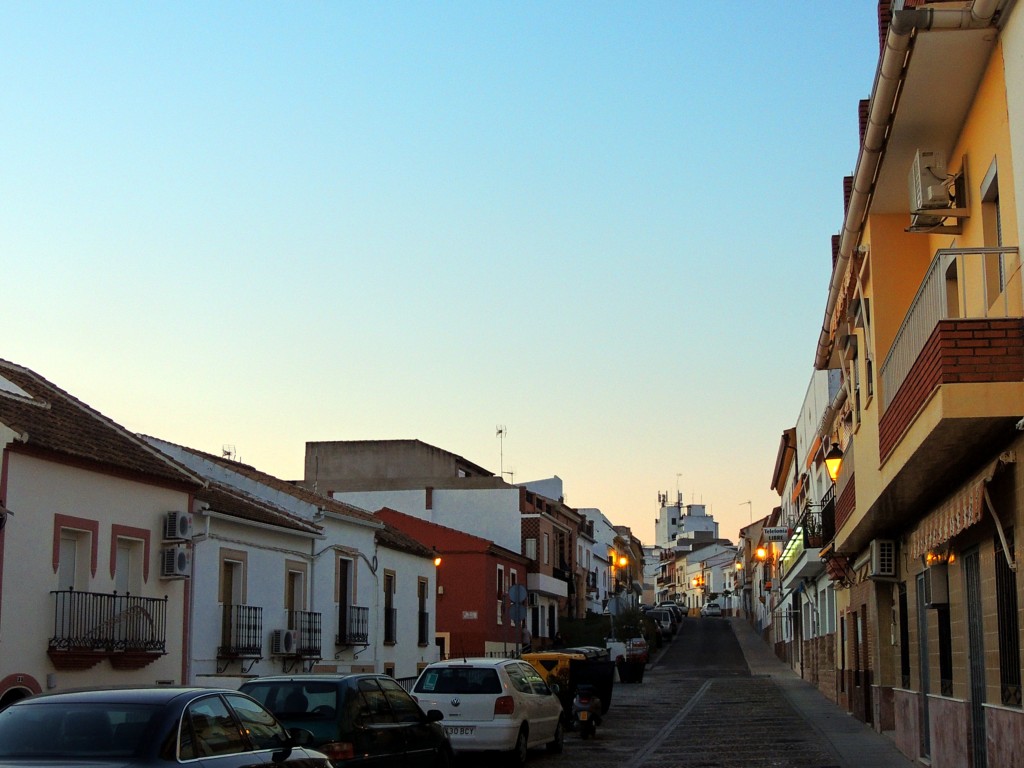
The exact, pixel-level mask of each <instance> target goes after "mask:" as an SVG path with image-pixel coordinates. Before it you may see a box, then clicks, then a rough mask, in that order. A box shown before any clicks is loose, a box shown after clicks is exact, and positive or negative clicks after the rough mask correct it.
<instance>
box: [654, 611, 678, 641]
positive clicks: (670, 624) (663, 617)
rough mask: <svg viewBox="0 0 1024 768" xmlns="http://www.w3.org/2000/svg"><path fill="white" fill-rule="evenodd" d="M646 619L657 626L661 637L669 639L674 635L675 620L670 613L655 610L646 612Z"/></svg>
mask: <svg viewBox="0 0 1024 768" xmlns="http://www.w3.org/2000/svg"><path fill="white" fill-rule="evenodd" d="M647 618H648V619H650V620H651V621H653V622H655V623H656V624H657V625H658V630H659V631H660V632H661V636H662V637H664V638H670V637H672V635H674V634H675V633H676V620H675V616H673V615H672V612H671V611H669V610H667V609H665V608H655V609H653V610H650V611H648V612H647Z"/></svg>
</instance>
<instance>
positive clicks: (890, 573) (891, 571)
mask: <svg viewBox="0 0 1024 768" xmlns="http://www.w3.org/2000/svg"><path fill="white" fill-rule="evenodd" d="M868 575H869V576H870V577H871V578H872V579H874V578H891V577H894V576H896V542H895V541H893V540H891V539H873V540H872V542H871V570H870V572H869V573H868Z"/></svg>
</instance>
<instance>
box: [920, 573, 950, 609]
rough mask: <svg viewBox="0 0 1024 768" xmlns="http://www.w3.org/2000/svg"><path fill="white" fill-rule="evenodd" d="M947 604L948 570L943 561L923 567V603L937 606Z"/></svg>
mask: <svg viewBox="0 0 1024 768" xmlns="http://www.w3.org/2000/svg"><path fill="white" fill-rule="evenodd" d="M947 604H949V571H948V569H947V568H946V564H945V563H933V564H932V565H930V566H928V567H927V568H925V569H924V605H925V607H926V608H938V607H939V606H940V605H947Z"/></svg>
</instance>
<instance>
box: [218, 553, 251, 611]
mask: <svg viewBox="0 0 1024 768" xmlns="http://www.w3.org/2000/svg"><path fill="white" fill-rule="evenodd" d="M248 559H249V557H248V554H247V553H245V552H241V551H239V550H236V549H222V550H221V551H220V585H219V590H218V595H219V600H220V602H221V603H223V604H224V605H245V599H246V589H245V570H246V564H247V562H248Z"/></svg>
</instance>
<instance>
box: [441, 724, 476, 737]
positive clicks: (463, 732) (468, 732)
mask: <svg viewBox="0 0 1024 768" xmlns="http://www.w3.org/2000/svg"><path fill="white" fill-rule="evenodd" d="M474 730H476V726H475V725H446V726H445V727H444V732H445V733H447V734H448V735H449V736H472V735H473V731H474Z"/></svg>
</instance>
